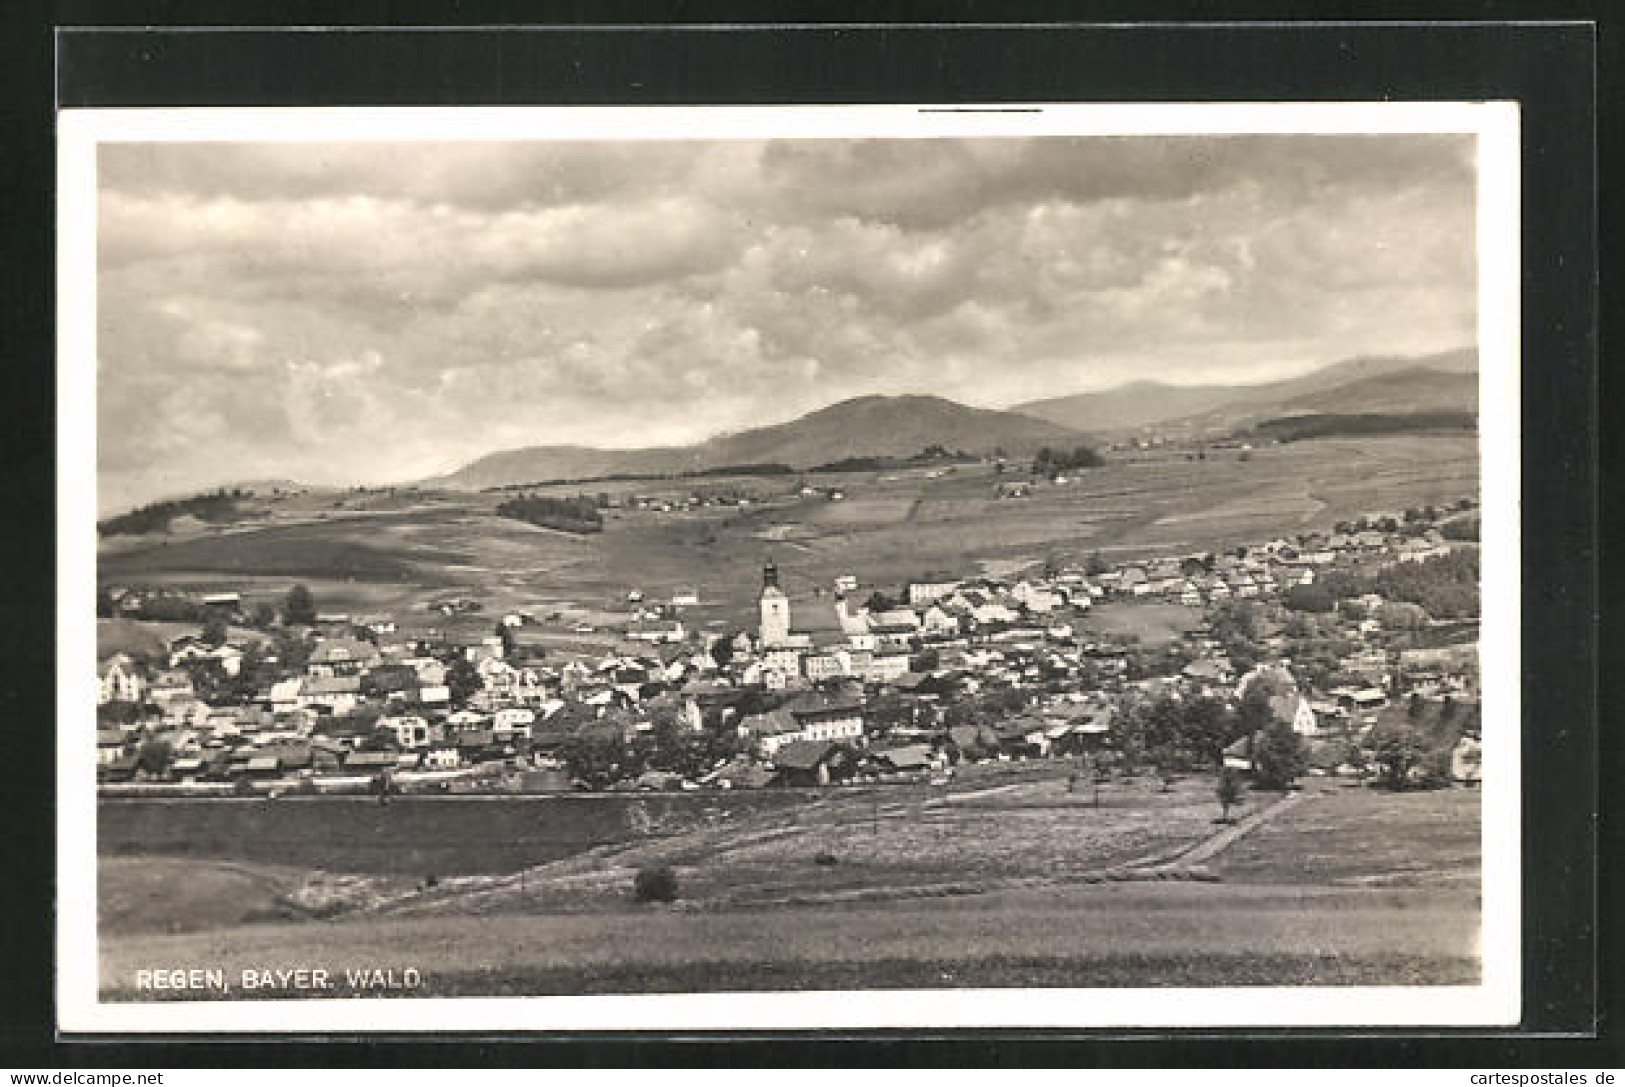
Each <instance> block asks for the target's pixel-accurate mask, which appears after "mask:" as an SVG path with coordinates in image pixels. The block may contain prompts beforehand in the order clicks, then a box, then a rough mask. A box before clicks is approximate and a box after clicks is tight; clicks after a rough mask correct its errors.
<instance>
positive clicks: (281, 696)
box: [269, 676, 305, 713]
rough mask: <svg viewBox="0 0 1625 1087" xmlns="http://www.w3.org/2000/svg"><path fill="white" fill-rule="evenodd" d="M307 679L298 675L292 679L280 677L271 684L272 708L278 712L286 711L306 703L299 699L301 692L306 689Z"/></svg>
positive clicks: (270, 697)
mask: <svg viewBox="0 0 1625 1087" xmlns="http://www.w3.org/2000/svg"><path fill="white" fill-rule="evenodd" d="M304 685H305V681H304V680H303V679H300V678H299V677H298V676H294V677H292V678H290V679H280V680H277V681H276V682H275V683H273V684H271V690H270V694H269V699H270V702H271V709H272V710H273V711H275V712H277V713H286V712H288V711H290V710H295V709H298V708H299V707H300V706H302V705H304V703H303V702H301V701H300V700H299V695H300V692H301V691H302V690H303V689H304Z"/></svg>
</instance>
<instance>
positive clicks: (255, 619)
mask: <svg viewBox="0 0 1625 1087" xmlns="http://www.w3.org/2000/svg"><path fill="white" fill-rule="evenodd" d="M248 621H249V623H250V624H251V625H253V626H256V627H259V628H260V629H261V630H263V629H265V628H266V627H268V626H270V625H271V624H272V623H274V622H276V609H275V608H273V607H272V606H271V605H270V604H269V603H267V602H266V601H264V600H261V601H260V602H259V603H258V604H255V605H254V608H253V610H252V611H250V612H249V613H248Z"/></svg>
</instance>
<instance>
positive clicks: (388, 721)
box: [378, 716, 431, 751]
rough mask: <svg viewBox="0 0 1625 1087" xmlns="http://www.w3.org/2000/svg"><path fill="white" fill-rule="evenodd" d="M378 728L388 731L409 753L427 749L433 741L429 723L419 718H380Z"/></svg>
mask: <svg viewBox="0 0 1625 1087" xmlns="http://www.w3.org/2000/svg"><path fill="white" fill-rule="evenodd" d="M378 727H379V728H382V729H388V730H389V731H390V732H391V733H393V734H394V736H395V743H396V744H397V745H398V746H400V747H402V748H404V749H406V750H408V751H416V750H417V749H418V748H420V747H427V746H428V745H429V741H430V739H431V737H430V728H429V722H427V721H425V720H424V719H423V718H421V717H417V716H400V717H380V718H379V719H378Z"/></svg>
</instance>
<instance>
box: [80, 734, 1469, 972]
mask: <svg viewBox="0 0 1625 1087" xmlns="http://www.w3.org/2000/svg"><path fill="white" fill-rule="evenodd" d="M980 769H986V770H987V771H988V773H986V774H982V775H979V776H978V778H977V780H975V781H970V780H967V781H966V782H964V783H962V784H961V785H956V786H955V791H956V793H957V794H958V795H956V796H953V797H951V798H947V799H946V802H945V803H943V802H942V801H943V800H944V798H943V797H942V796H940V795H938V793H937V792H936V791H935V790H931V789H927V788H908V787H897V788H876V789H869V790H850V791H848V790H839V791H826V792H824V793H821V794H804V795H811V796H812V797H813V798H812V799H804V800H802V801H801V802H798V803H794V804H791V805H790V806H783V801H782V800H781V801H780V802H779V803H778V804H772V803H769V798H770V797H774V796H777V797H784V795H785V794H763V795H762V796H761V797H760V799H761V801H762V803H763V804H765V805H767V806H762V807H757V806H752V805H741V803H740V802H742V801H745V799H746V798H745V797H744V796H743V795H741V796H738V797H728V798H726V800H725V801H724V802H725V803H726V804H728V805H730V806H731V811H730V814H729V815H727V816H724V817H721V818H717V819H709V818H707V819H697V820H687V821H684V822H683V823H682V824H681V825H676V824H669V825H666V826H664V827H660V826H657V827H656V828H655V830H654V832H653V833H649V832H647V831H645V832H644V833H641V834H635V835H628V834H624V833H623V834H621V835H620V836H619V840H618V841H612V842H607V843H605V844H602V845H600V846H598V847H597V848H593V849H591V850H588V851H585V852H581V851H578V852H576V853H574V854H572V855H570V856H567V857H561V858H560V859H558V860H555V861H550V862H546V863H542V864H539V865H534V866H532V867H530V868H529V869H528V870H526V871H525V872H524V874H523V875H522V876H521V875H519V874H518V873H512V872H510V873H508V874H506V875H502V874H501V873H493V874H492V875H491V876H489V877H472V876H470V877H462V878H445V879H443V880H442V881H441V883H440V885H439V886H438V887H436V888H430V889H422V888H421V887H420V888H419V889H417V890H414V889H413V886H412V884H411V883H410V879H409V880H408V882H406V883H403V882H401V877H399V876H389V875H380V876H378V877H375V878H374V879H373V881H372V883H371V884H369V886H368V888H367V889H366V890H365V891H364V892H355V889H354V888H351V889H350V890H349V891H346V892H345V893H348V894H350V898H349V899H348V901H349V902H351V903H352V904H357V905H356V907H355V908H353V909H350V910H349V911H347V912H346V911H340V912H339V913H337V914H331V915H329V919H328V920H325V921H323V922H322V923H320V924H309V923H291V924H289V923H285V924H274V923H264V922H270V921H275V920H278V919H279V918H280V919H283V920H287V919H289V917H290V914H289V911H288V905H287V903H288V899H289V898H290V896H291V897H293V898H294V899H295V900H296V902H297V903H303V902H304V899H302V898H300V897H299V893H298V891H297V890H296V888H297V887H298V886H299V885H300V881H299V879H298V878H296V877H297V876H298V873H297V872H295V871H294V870H292V869H266V868H263V867H261V866H260V865H242V864H240V863H239V864H236V865H235V866H232V865H223V864H222V862H220V861H219V860H214V859H210V858H206V857H197V858H189V859H179V860H176V859H164V860H162V861H160V862H158V864H157V865H155V866H154V867H153V868H152V873H154V874H153V875H150V876H149V874H147V873H144V872H139V871H136V870H135V869H134V866H135V865H136V864H137V863H138V862H137V861H136V860H135V858H129V859H126V858H120V857H109V856H104V857H103V858H102V861H101V870H102V873H103V880H102V884H103V886H102V895H103V917H104V931H103V939H102V966H103V975H102V977H103V989H104V992H105V993H106V994H107V995H108V996H110V997H112V998H114V999H118V998H128V997H129V996H131V995H132V993H131V992H130V989H131V986H132V984H133V980H132V979H133V976H134V975H133V971H134V970H135V969H137V968H139V967H141V966H143V965H149V964H150V963H152V962H163V963H165V964H166V965H175V966H181V967H185V966H189V965H194V964H196V965H208V966H213V967H217V968H218V967H224V968H225V969H226V970H227V971H228V975H229V976H235V974H236V972H237V971H239V970H240V969H243V968H248V967H252V966H255V965H262V964H263V963H264V962H268V961H275V962H284V961H287V962H294V961H297V962H301V963H304V964H307V965H310V966H319V967H325V968H327V969H329V970H331V971H333V972H334V973H335V975H337V974H339V973H340V972H342V970H343V969H345V968H346V967H354V966H358V965H361V964H368V963H370V964H377V963H383V962H387V963H393V964H396V965H398V966H399V967H406V966H412V967H415V968H416V969H418V970H420V971H422V972H423V974H424V976H425V978H426V985H425V987H424V988H423V989H422V990H419V991H418V994H417V995H498V994H504V995H517V994H542V993H586V992H612V991H622V992H639V991H643V992H658V991H683V990H688V991H706V990H712V989H727V988H731V989H810V988H820V987H830V986H844V987H849V988H888V987H899V986H908V987H921V986H924V987H939V986H1000V985H1011V986H1018V985H1031V986H1040V985H1047V986H1062V985H1065V986H1091V987H1100V986H1114V985H1145V986H1159V985H1260V984H1277V985H1279V984H1304V985H1339V984H1462V983H1470V982H1472V981H1474V980H1475V979H1476V978H1477V976H1478V970H1479V965H1478V952H1479V924H1480V918H1479V907H1478V904H1477V894H1476V885H1475V881H1476V855H1475V854H1473V853H1472V852H1471V851H1470V850H1467V849H1465V848H1463V847H1462V843H1464V842H1466V841H1467V840H1468V839H1470V838H1472V837H1473V836H1475V835H1476V833H1477V828H1478V818H1477V809H1476V806H1475V804H1476V799H1477V797H1476V795H1475V794H1468V793H1460V792H1441V793H1429V794H1416V795H1414V796H1405V797H1391V796H1387V795H1384V794H1378V793H1374V792H1373V791H1371V790H1364V789H1351V788H1347V787H1345V786H1342V785H1332V784H1329V783H1310V785H1309V788H1308V789H1307V790H1306V794H1305V795H1304V796H1303V797H1302V798H1300V799H1299V800H1297V801H1296V802H1294V803H1291V804H1286V805H1279V806H1278V799H1279V798H1278V797H1277V796H1276V795H1275V794H1257V795H1255V796H1251V797H1249V798H1248V799H1247V804H1246V808H1245V812H1264V813H1265V814H1266V815H1267V816H1268V817H1269V818H1268V819H1267V820H1266V822H1264V823H1263V825H1262V826H1260V827H1258V828H1256V829H1254V830H1253V831H1252V833H1251V834H1250V835H1248V836H1245V837H1243V838H1241V839H1240V840H1239V841H1236V842H1234V843H1232V844H1231V845H1230V846H1229V847H1228V849H1226V850H1224V851H1223V852H1221V853H1220V854H1219V855H1218V856H1217V857H1215V858H1212V859H1211V860H1209V861H1208V862H1206V863H1207V864H1208V866H1209V867H1210V868H1211V869H1212V871H1213V872H1214V873H1216V874H1217V876H1218V877H1219V878H1220V880H1221V882H1212V881H1203V880H1197V881H1189V880H1160V879H1158V880H1150V881H1127V882H1111V881H1107V882H1098V883H1091V882H1085V881H1083V876H1084V875H1085V874H1086V873H1087V872H1089V871H1098V870H1099V869H1100V868H1101V867H1105V866H1112V865H1128V866H1132V865H1134V864H1140V863H1146V862H1147V861H1148V860H1154V859H1155V858H1156V857H1160V856H1166V855H1169V854H1175V855H1177V854H1178V853H1179V852H1181V851H1182V850H1183V849H1184V848H1186V847H1188V846H1189V845H1190V844H1192V843H1195V842H1200V841H1203V840H1206V839H1208V838H1209V837H1210V836H1212V835H1213V834H1214V833H1215V832H1216V831H1217V830H1218V829H1219V828H1217V827H1215V826H1214V825H1213V823H1212V815H1213V814H1214V812H1213V808H1214V804H1213V801H1212V797H1211V793H1212V781H1211V778H1210V777H1209V776H1207V775H1194V776H1192V777H1190V778H1187V779H1185V780H1183V781H1181V782H1179V783H1177V784H1176V785H1175V787H1174V788H1173V789H1172V790H1171V791H1170V792H1167V793H1164V792H1162V791H1161V790H1160V789H1159V788H1157V787H1156V786H1155V785H1152V784H1150V783H1146V782H1138V781H1133V780H1130V781H1116V782H1113V783H1112V784H1111V785H1109V786H1108V787H1107V789H1106V790H1105V791H1104V793H1103V796H1102V799H1101V804H1100V807H1098V808H1096V807H1095V806H1094V804H1093V800H1092V797H1090V796H1088V795H1087V790H1083V789H1080V790H1079V791H1078V792H1076V793H1073V792H1068V791H1067V789H1066V787H1065V781H1064V778H1062V777H1061V776H1059V774H1058V773H1057V772H1055V771H1056V769H1057V768H1056V767H1054V766H1050V767H1045V768H1041V769H1047V770H1049V771H1051V772H1049V773H1044V772H1040V770H1034V769H1033V768H1032V767H1030V766H1026V765H1019V766H1014V765H1010V764H1000V765H999V766H997V767H991V766H990V767H985V768H980ZM995 771H997V772H995ZM579 802H580V801H566V802H565V803H579ZM488 803H489V802H488ZM588 803H596V801H595V800H594V801H588ZM606 810H607V809H606ZM1245 812H1244V813H1245ZM504 818H506V817H504ZM495 829H497V830H500V831H501V833H500V834H493V835H490V836H488V837H493V838H494V837H510V838H511V837H513V836H514V835H513V833H512V831H513V828H507V827H500V828H495ZM1148 834H1149V835H1150V836H1149V837H1148V836H1147V835H1148ZM1446 839H1449V841H1451V842H1455V843H1456V845H1455V846H1453V847H1451V848H1453V849H1454V850H1455V852H1453V853H1448V852H1447V853H1446V854H1443V855H1442V858H1443V859H1442V860H1441V861H1440V862H1439V864H1438V865H1437V866H1436V867H1435V868H1433V869H1430V868H1428V867H1427V866H1426V865H1423V864H1414V863H1400V861H1399V858H1400V856H1401V855H1402V854H1403V855H1405V856H1408V857H1410V858H1413V859H1414V858H1420V857H1426V856H1430V854H1429V852H1428V850H1429V849H1431V848H1433V846H1434V845H1435V844H1437V843H1441V842H1445V843H1446V844H1447V845H1448V844H1449V843H1448V842H1446ZM1331 849H1335V850H1336V851H1337V853H1338V860H1337V861H1336V862H1335V864H1332V865H1328V864H1327V863H1326V862H1325V861H1324V860H1317V855H1316V854H1317V853H1324V852H1326V851H1328V850H1331ZM819 855H827V856H829V857H832V858H834V863H832V864H821V863H818V862H817V860H816V858H817V857H818V856H819ZM648 864H669V865H671V866H673V867H674V868H675V870H676V871H677V872H678V875H679V879H680V882H681V887H682V897H681V899H680V900H679V902H678V903H677V905H676V906H674V907H673V906H638V905H635V904H634V903H632V902H631V900H630V893H629V891H630V886H631V879H632V873H633V872H634V871H635V870H636V868H638V867H639V866H642V865H648ZM1458 864H1459V866H1460V867H1459V869H1458V868H1457V867H1456V866H1457V865H1458ZM165 866H167V867H165ZM189 866H190V867H189ZM194 870H195V872H196V873H197V878H196V880H195V882H189V885H190V886H196V887H197V888H198V889H199V890H198V895H201V896H203V898H204V900H203V901H199V902H195V903H189V906H188V910H187V913H188V915H189V916H194V917H198V918H203V919H206V920H207V921H208V924H207V925H191V924H190V923H188V924H186V925H183V926H181V927H183V928H197V929H199V931H170V929H172V928H173V927H174V926H171V925H168V924H167V923H166V922H165V920H164V918H163V916H161V915H160V914H161V911H154V910H151V909H146V910H143V908H142V907H141V902H142V901H143V899H142V888H143V887H146V886H148V885H149V884H150V883H151V880H152V879H154V878H158V876H163V877H165V878H169V879H173V878H176V877H182V878H186V879H188V880H189V881H191V876H190V874H189V873H191V872H193V871H194ZM132 872H134V874H133V875H132ZM406 875H407V876H409V877H410V876H413V875H415V874H413V873H407V874H406ZM1362 876H1369V877H1374V878H1361V877H1362ZM1458 877H1459V878H1458ZM1469 877H1471V878H1469ZM318 882H320V883H324V884H325V885H327V886H331V887H339V886H340V885H345V881H344V880H343V879H340V878H338V877H320V879H319V880H318ZM352 882H353V881H352ZM305 885H306V886H309V882H308V879H307V880H306V883H305ZM346 886H347V885H346ZM211 895H214V896H215V897H218V896H221V895H223V896H226V897H227V898H228V899H229V902H228V903H226V904H224V905H222V904H221V903H219V902H217V901H213V900H212V899H210V896H211ZM109 896H112V900H113V901H114V902H115V903H122V904H123V905H121V906H116V907H110V906H109ZM149 897H150V896H149ZM194 897H196V896H194ZM366 903H372V904H371V905H367V904H366ZM304 908H305V909H306V910H307V911H308V909H309V908H310V907H308V906H306V907H304ZM278 910H280V911H281V912H280V913H279V912H278ZM297 913H298V911H297V910H295V915H297ZM306 915H309V914H308V912H307V914H306ZM115 919H117V921H116V923H115ZM479 919H489V923H482V921H480V920H479ZM245 921H248V922H260V923H247V924H245V923H244V922H245ZM853 932H861V933H863V939H861V940H853V939H851V938H850V934H851V933H853ZM327 995H333V994H327ZM340 995H342V994H340Z"/></svg>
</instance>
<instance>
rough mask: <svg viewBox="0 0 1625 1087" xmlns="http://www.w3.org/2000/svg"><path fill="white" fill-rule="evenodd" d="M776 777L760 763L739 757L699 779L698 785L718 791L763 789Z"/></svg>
mask: <svg viewBox="0 0 1625 1087" xmlns="http://www.w3.org/2000/svg"><path fill="white" fill-rule="evenodd" d="M777 776H778V775H776V774H775V773H774V772H773V771H772V770H769V769H768V768H767V767H765V766H763V765H761V764H760V763H758V762H753V761H752V760H750V759H748V758H743V757H741V758H737V759H733V760H732V761H730V762H728V763H727V764H725V765H723V766H720V767H718V768H717V769H715V770H713V771H711V772H710V773H709V774H706V775H705V776H704V777H702V778H700V784H702V785H714V786H715V787H717V788H719V789H764V788H766V787H767V786H769V785H771V784H773V782H774V780H775V778H776V777H777Z"/></svg>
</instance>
